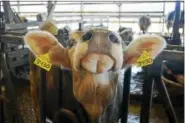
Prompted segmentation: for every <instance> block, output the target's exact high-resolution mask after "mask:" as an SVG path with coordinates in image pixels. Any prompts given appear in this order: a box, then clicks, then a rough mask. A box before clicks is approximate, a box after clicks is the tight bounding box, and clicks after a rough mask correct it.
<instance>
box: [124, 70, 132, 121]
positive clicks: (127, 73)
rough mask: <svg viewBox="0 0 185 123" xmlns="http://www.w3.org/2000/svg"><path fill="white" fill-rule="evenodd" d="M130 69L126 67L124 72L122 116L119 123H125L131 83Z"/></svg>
mask: <svg viewBox="0 0 185 123" xmlns="http://www.w3.org/2000/svg"><path fill="white" fill-rule="evenodd" d="M131 71H132V68H131V67H130V68H128V69H127V70H126V71H125V73H124V85H123V100H122V107H121V109H122V112H121V114H122V116H121V123H127V118H128V107H129V102H130V83H131Z"/></svg>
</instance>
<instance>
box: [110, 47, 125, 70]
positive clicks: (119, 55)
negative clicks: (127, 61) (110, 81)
mask: <svg viewBox="0 0 185 123" xmlns="http://www.w3.org/2000/svg"><path fill="white" fill-rule="evenodd" d="M111 55H112V56H113V57H114V58H115V65H114V69H121V67H122V64H123V48H122V44H119V45H118V44H112V48H111Z"/></svg>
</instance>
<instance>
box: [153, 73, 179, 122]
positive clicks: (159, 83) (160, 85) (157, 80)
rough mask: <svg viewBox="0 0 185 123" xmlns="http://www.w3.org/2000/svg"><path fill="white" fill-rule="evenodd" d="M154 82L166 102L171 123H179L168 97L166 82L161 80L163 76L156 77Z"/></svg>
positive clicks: (165, 105)
mask: <svg viewBox="0 0 185 123" xmlns="http://www.w3.org/2000/svg"><path fill="white" fill-rule="evenodd" d="M154 80H155V83H156V87H157V89H158V91H159V93H160V96H161V99H163V100H164V107H165V111H166V113H167V116H168V121H169V123H178V120H177V116H176V114H175V111H174V109H173V106H172V103H171V100H170V97H169V95H168V91H167V89H166V86H165V84H164V82H163V81H162V80H161V76H155V78H154Z"/></svg>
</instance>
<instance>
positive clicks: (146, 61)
mask: <svg viewBox="0 0 185 123" xmlns="http://www.w3.org/2000/svg"><path fill="white" fill-rule="evenodd" d="M151 64H153V59H152V56H151V55H150V54H149V53H148V52H147V51H146V50H144V51H143V53H142V54H141V56H140V57H139V58H138V59H137V61H136V66H137V67H144V66H147V65H151Z"/></svg>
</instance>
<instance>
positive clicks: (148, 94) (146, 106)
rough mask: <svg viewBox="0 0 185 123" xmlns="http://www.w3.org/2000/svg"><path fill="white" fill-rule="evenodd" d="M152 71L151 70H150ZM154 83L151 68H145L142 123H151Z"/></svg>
mask: <svg viewBox="0 0 185 123" xmlns="http://www.w3.org/2000/svg"><path fill="white" fill-rule="evenodd" d="M150 70H151V69H150ZM153 86H154V81H153V77H152V75H151V73H149V67H148V66H147V67H144V81H143V91H142V92H143V95H142V104H141V113H140V123H149V119H150V112H151V105H152V94H153Z"/></svg>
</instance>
